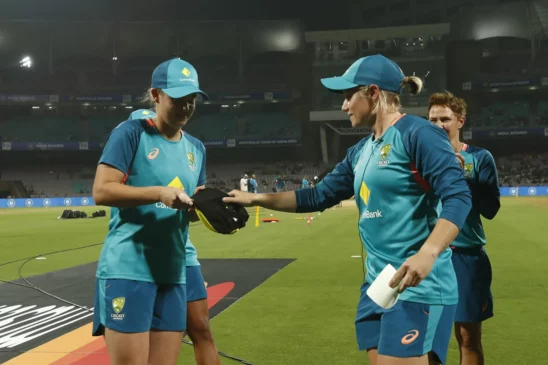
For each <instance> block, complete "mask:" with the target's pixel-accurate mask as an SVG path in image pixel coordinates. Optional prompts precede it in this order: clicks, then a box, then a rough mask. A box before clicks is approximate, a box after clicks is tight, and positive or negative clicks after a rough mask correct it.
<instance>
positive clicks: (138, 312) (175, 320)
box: [93, 279, 186, 336]
mask: <svg viewBox="0 0 548 365" xmlns="http://www.w3.org/2000/svg"><path fill="white" fill-rule="evenodd" d="M105 327H106V328H108V329H111V330H113V331H117V332H122V333H140V332H149V331H150V330H151V329H155V330H158V331H170V332H182V331H184V330H185V329H186V285H185V284H156V283H149V282H145V281H135V280H125V279H97V280H96V284H95V308H94V315H93V335H94V336H102V335H103V334H104V331H105Z"/></svg>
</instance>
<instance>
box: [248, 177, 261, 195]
mask: <svg viewBox="0 0 548 365" xmlns="http://www.w3.org/2000/svg"><path fill="white" fill-rule="evenodd" d="M249 192H250V193H255V194H257V193H258V192H259V184H257V177H256V176H255V174H253V175H251V179H249Z"/></svg>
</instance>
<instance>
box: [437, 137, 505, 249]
mask: <svg viewBox="0 0 548 365" xmlns="http://www.w3.org/2000/svg"><path fill="white" fill-rule="evenodd" d="M460 154H461V155H462V157H464V177H465V179H466V182H467V183H468V186H469V187H470V190H471V191H472V209H471V210H470V213H469V214H468V217H466V222H465V223H464V226H463V227H462V229H461V231H460V232H459V235H458V236H457V238H455V241H453V243H452V245H453V246H455V247H460V248H471V247H478V246H484V245H485V244H486V243H487V240H486V238H485V231H484V230H483V223H482V221H481V216H484V217H485V218H487V219H493V218H494V217H495V215H496V214H497V212H498V211H499V209H500V189H499V179H498V174H497V167H496V165H495V160H494V159H493V156H492V155H491V153H489V151H487V150H486V149H483V148H479V147H474V146H469V145H467V144H464V145H463V147H462V151H461V152H460ZM438 210H439V211H441V204H440V206H439V207H438Z"/></svg>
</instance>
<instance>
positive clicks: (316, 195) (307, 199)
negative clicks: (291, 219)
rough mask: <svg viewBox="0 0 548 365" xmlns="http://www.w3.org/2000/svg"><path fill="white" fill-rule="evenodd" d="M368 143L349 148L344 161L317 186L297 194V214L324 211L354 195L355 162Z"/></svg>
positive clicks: (362, 141) (361, 142)
mask: <svg viewBox="0 0 548 365" xmlns="http://www.w3.org/2000/svg"><path fill="white" fill-rule="evenodd" d="M366 141H367V139H363V140H361V141H360V142H359V143H358V144H356V145H354V146H352V147H351V148H349V149H348V152H347V153H346V157H345V158H344V160H342V161H341V162H339V163H338V164H337V165H336V166H335V168H334V169H333V171H331V173H329V174H327V175H326V176H325V177H324V178H323V179H322V181H320V182H319V183H318V184H317V185H315V186H314V187H312V188H308V189H301V190H297V191H296V192H295V194H296V212H297V213H308V212H316V211H324V210H325V209H327V208H331V207H332V206H334V205H336V204H338V203H339V202H341V201H342V200H346V199H350V198H351V197H352V196H353V195H354V166H353V161H354V159H355V157H356V155H357V154H358V153H359V152H360V151H361V149H362V147H363V145H364V144H365V142H366Z"/></svg>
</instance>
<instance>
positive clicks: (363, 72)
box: [321, 54, 405, 94]
mask: <svg viewBox="0 0 548 365" xmlns="http://www.w3.org/2000/svg"><path fill="white" fill-rule="evenodd" d="M404 78H405V75H404V74H403V72H402V70H401V68H400V67H399V66H398V65H397V64H396V63H395V62H394V61H392V60H390V59H388V58H386V57H384V56H383V55H380V54H378V55H374V56H367V57H363V58H360V59H359V60H357V61H356V62H354V63H353V64H352V65H351V66H350V67H349V68H348V70H346V72H345V73H344V74H343V75H342V76H337V77H329V78H325V79H322V80H321V81H322V84H323V85H324V86H325V87H326V88H328V89H329V90H331V91H334V92H339V93H340V92H343V91H344V90H348V89H353V88H355V87H358V86H368V85H372V84H375V85H377V86H378V87H379V88H380V89H381V90H386V91H391V92H394V93H397V94H399V93H400V92H401V90H402V81H403V79H404Z"/></svg>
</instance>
